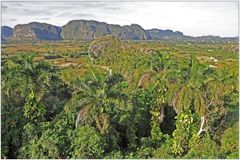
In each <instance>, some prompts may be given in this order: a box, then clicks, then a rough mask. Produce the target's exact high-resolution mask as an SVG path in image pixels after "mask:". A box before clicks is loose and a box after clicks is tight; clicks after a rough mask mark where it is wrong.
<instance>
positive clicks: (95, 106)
mask: <svg viewBox="0 0 240 160" xmlns="http://www.w3.org/2000/svg"><path fill="white" fill-rule="evenodd" d="M92 77H93V78H90V79H86V80H84V81H82V80H79V79H78V80H76V81H75V82H74V86H75V89H76V90H75V92H74V95H75V98H74V99H75V100H74V101H75V107H77V108H79V112H78V115H77V118H76V127H78V126H79V125H81V124H83V123H84V124H89V125H93V124H94V123H95V125H96V127H97V128H98V129H99V131H100V132H101V133H102V134H104V133H106V132H107V130H108V128H109V127H108V126H109V123H110V117H112V116H113V115H114V114H115V113H116V112H119V111H121V110H125V109H126V108H125V106H127V105H126V103H127V100H128V98H127V96H126V95H125V94H123V93H122V92H121V82H123V77H122V76H121V75H118V74H113V75H108V76H99V75H95V74H94V73H92Z"/></svg>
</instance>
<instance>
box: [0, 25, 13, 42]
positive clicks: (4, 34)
mask: <svg viewBox="0 0 240 160" xmlns="http://www.w3.org/2000/svg"><path fill="white" fill-rule="evenodd" d="M12 34H13V29H12V28H11V27H8V26H2V27H1V41H2V42H4V41H6V40H8V39H9V38H10V37H11V36H12Z"/></svg>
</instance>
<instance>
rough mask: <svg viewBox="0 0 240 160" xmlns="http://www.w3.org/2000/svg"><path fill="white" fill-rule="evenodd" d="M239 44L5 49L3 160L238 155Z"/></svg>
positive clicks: (107, 43)
mask: <svg viewBox="0 0 240 160" xmlns="http://www.w3.org/2000/svg"><path fill="white" fill-rule="evenodd" d="M238 46H239V45H238V43H236V42H221V43H204V42H191V43H190V42H189V43H188V42H174V41H173V42H168V41H133V40H120V39H118V38H116V37H113V36H103V37H99V38H97V39H96V40H93V41H90V42H79V41H78V42H77V41H58V42H35V43H24V44H20V43H10V44H5V45H2V48H1V52H2V54H1V55H2V59H1V60H2V61H1V63H2V64H1V65H2V67H1V75H2V76H1V158H19V159H92V158H95V159H133V158H134V159H138V158H140V159H148V158H156V159H163V158H164V159H169V158H171V159H179V158H187V159H193V158H195V159H198V158H205V159H215V158H219V159H225V158H234V159H238V158H239V84H238V83H239V82H238V77H239V73H238V69H239V68H238V67H239V66H238V65H239V61H238V51H239V49H238Z"/></svg>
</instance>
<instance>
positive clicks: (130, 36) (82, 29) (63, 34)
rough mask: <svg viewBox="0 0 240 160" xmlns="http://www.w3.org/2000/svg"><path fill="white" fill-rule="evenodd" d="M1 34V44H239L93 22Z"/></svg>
mask: <svg viewBox="0 0 240 160" xmlns="http://www.w3.org/2000/svg"><path fill="white" fill-rule="evenodd" d="M1 33H2V34H1V41H2V43H5V42H6V41H59V40H81V41H90V40H93V39H96V38H98V37H100V36H104V35H113V36H115V37H117V38H119V39H122V40H170V41H175V40H176V41H200V42H209V41H213V42H215V41H217V42H218V41H238V37H219V36H201V37H192V36H186V35H184V34H183V33H182V32H180V31H172V30H169V29H167V30H162V29H157V28H154V29H148V30H145V29H143V28H142V27H141V26H140V25H138V24H131V25H124V26H120V25H117V24H108V23H105V22H98V21H94V20H72V21H69V22H68V23H67V24H66V25H64V26H62V27H58V26H55V25H52V24H47V23H39V22H31V23H28V24H18V25H16V26H15V27H14V28H13V29H12V28H11V27H8V26H2V27H1Z"/></svg>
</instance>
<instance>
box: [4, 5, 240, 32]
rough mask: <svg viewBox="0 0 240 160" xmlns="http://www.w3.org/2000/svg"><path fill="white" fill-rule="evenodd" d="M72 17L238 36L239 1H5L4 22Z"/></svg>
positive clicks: (57, 22) (63, 21)
mask: <svg viewBox="0 0 240 160" xmlns="http://www.w3.org/2000/svg"><path fill="white" fill-rule="evenodd" d="M73 19H88V20H89V19H93V20H97V21H104V22H107V23H112V24H120V25H128V24H132V23H136V24H139V25H141V26H142V27H143V28H145V29H150V28H160V29H173V30H179V31H182V32H183V33H184V34H186V35H193V36H201V35H220V36H237V35H238V2H2V25H9V26H11V27H13V26H15V25H16V24H23V23H29V22H31V21H39V22H45V23H50V24H54V25H59V26H62V25H65V24H66V23H67V22H68V21H70V20H73Z"/></svg>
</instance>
